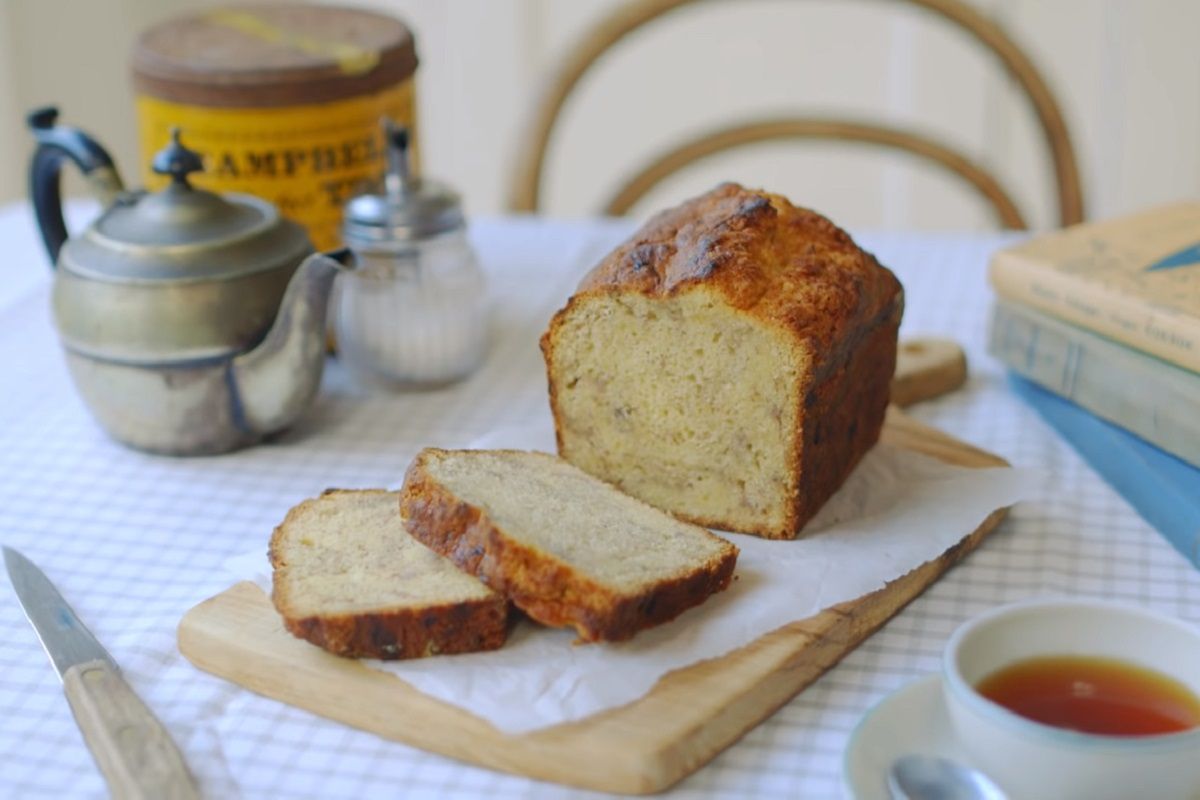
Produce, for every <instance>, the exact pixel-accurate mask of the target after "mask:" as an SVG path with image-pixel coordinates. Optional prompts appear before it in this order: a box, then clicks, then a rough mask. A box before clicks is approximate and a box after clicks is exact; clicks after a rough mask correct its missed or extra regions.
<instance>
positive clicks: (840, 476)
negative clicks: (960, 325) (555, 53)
mask: <svg viewBox="0 0 1200 800" xmlns="http://www.w3.org/2000/svg"><path fill="white" fill-rule="evenodd" d="M698 288H703V289H705V290H710V291H716V292H719V293H720V294H721V295H722V296H723V297H724V298H725V299H726V300H727V302H728V303H729V305H730V306H731V307H732V308H734V309H736V310H737V311H738V312H740V313H741V314H743V315H745V316H748V317H750V318H752V320H753V321H755V322H760V323H766V324H770V325H777V326H779V327H781V328H782V329H783V330H785V331H787V332H788V333H789V334H790V336H791V338H792V339H793V340H794V341H796V342H797V343H798V344H799V343H803V344H804V345H805V350H806V351H807V352H808V353H811V354H812V355H813V358H814V361H813V363H812V366H811V370H810V373H809V385H808V386H807V387H805V388H806V391H805V393H804V396H802V397H800V398H798V401H799V403H800V405H801V406H802V409H801V415H800V417H801V424H800V426H799V429H798V431H797V441H796V443H795V447H794V452H793V455H792V457H791V477H792V479H793V483H794V485H793V491H794V493H795V497H794V501H793V503H792V506H791V508H790V510H789V513H788V518H787V520H786V521H785V522H784V524H782V525H780V526H777V527H772V526H768V525H767V524H765V523H764V524H763V525H761V526H746V525H737V526H734V525H731V524H730V521H729V520H726V519H712V518H706V517H696V516H691V515H688V514H687V513H682V512H680V511H678V510H676V511H675V512H673V513H675V516H677V517H679V518H680V519H683V520H686V521H688V522H692V523H695V524H697V525H704V526H706V527H713V528H721V529H725V530H736V531H738V532H740V533H749V534H753V535H757V536H762V537H764V538H769V539H794V538H796V537H797V536H798V535H799V533H800V530H801V529H802V528H803V527H804V525H805V524H806V523H807V522H808V521H809V520H810V519H811V518H812V517H813V516H814V515H815V514H816V512H817V511H818V510H819V509H820V508H821V506H822V505H823V504H824V503H825V501H826V500H828V499H829V497H830V496H831V495H832V494H833V493H834V492H835V491H837V489H838V488H839V487H840V486H841V485H842V483H843V482H844V481H845V479H846V477H848V476H849V474H850V472H851V471H852V470H853V469H854V467H855V466H856V465H857V464H858V462H859V461H860V460H861V458H862V456H863V455H864V454H865V453H866V452H867V450H869V449H870V448H871V446H872V445H874V443H875V442H876V441H877V440H878V438H879V434H880V431H881V430H882V428H883V418H884V409H886V407H887V404H888V400H889V394H890V386H891V378H892V375H893V374H894V372H895V363H896V337H897V331H898V328H899V324H900V318H901V315H902V314H903V310H904V293H903V289H902V287H901V286H900V283H899V281H897V280H896V277H895V276H894V275H893V274H892V273H891V271H889V270H888V269H887V268H886V267H883V266H882V265H881V264H880V263H879V262H878V261H877V260H876V259H875V257H874V256H873V255H871V254H870V253H868V252H866V251H865V250H862V249H860V248H859V247H858V246H857V245H856V244H855V243H854V240H853V239H851V238H850V236H849V234H847V233H846V232H845V231H843V230H842V229H841V228H839V227H837V226H836V225H834V224H833V223H832V222H830V221H829V220H828V219H826V218H825V217H823V216H821V215H820V214H817V213H816V212H814V211H811V210H809V209H806V208H799V207H796V206H793V205H792V204H791V203H789V202H788V201H787V199H786V198H784V197H782V196H780V195H775V194H769V193H766V192H761V191H755V190H750V189H745V188H743V187H741V186H739V185H737V184H735V183H724V184H721V185H720V186H718V187H716V188H715V189H713V190H712V191H710V192H708V193H706V194H704V195H701V196H699V197H697V198H694V199H692V200H689V201H687V202H685V203H683V204H682V205H679V206H677V207H675V208H671V209H668V210H666V211H663V212H661V213H659V214H658V215H656V216H654V217H652V218H651V219H650V220H649V221H648V222H647V223H646V224H645V225H643V226H642V227H641V228H640V229H639V230H638V231H637V232H636V233H634V235H633V236H632V237H630V239H629V240H628V241H627V242H626V243H624V244H622V245H620V246H619V247H617V249H616V250H614V251H613V252H612V253H611V254H609V255H608V256H607V257H606V258H605V259H604V260H603V261H601V262H600V263H599V264H598V265H596V266H595V267H594V268H593V269H592V270H591V271H590V272H589V273H588V274H587V275H586V276H585V277H584V279H583V280H582V281H581V282H580V285H579V290H578V291H577V292H576V293H575V294H574V295H573V296H572V297H571V299H570V300H569V301H568V302H567V304H566V306H564V307H563V308H562V309H560V310H559V311H558V313H557V314H555V315H554V317H553V318H552V319H551V321H550V324H549V326H548V327H547V328H546V331H545V333H543V334H542V338H541V348H542V352H543V355H544V356H545V360H546V368H547V371H548V375H547V377H548V379H549V380H548V383H549V389H550V409H551V412H552V414H553V416H554V432H555V439H556V442H557V446H558V452H559V453H560V454H562V455H563V456H564V457H567V458H568V459H569V452H568V450H567V449H565V447H564V445H565V442H564V437H563V426H562V418H561V415H560V413H559V406H558V384H559V380H558V379H557V376H556V375H554V372H553V364H554V359H553V357H552V354H553V348H554V342H555V337H556V336H557V334H558V331H559V329H560V328H561V327H562V325H563V324H564V323H565V321H566V319H567V318H568V317H569V316H570V315H571V314H572V313H573V311H574V310H575V309H576V307H577V306H579V305H581V304H583V303H586V302H588V301H589V299H591V298H594V297H597V296H607V295H613V294H623V293H629V292H634V293H640V294H644V295H647V296H652V297H653V296H659V297H664V298H665V297H669V296H671V295H674V294H677V293H679V292H683V291H688V290H692V289H698Z"/></svg>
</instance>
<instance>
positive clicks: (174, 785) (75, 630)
mask: <svg viewBox="0 0 1200 800" xmlns="http://www.w3.org/2000/svg"><path fill="white" fill-rule="evenodd" d="M4 565H5V566H6V567H7V568H8V576H9V578H10V579H11V580H12V585H13V589H14V590H16V593H17V599H18V600H20V601H21V607H22V608H23V609H24V610H25V616H27V617H28V618H29V622H30V623H31V624H32V625H33V628H34V630H35V631H37V635H38V638H39V639H41V641H42V647H44V648H45V649H46V654H47V655H48V656H50V661H51V663H52V664H54V669H55V670H56V671H57V672H58V676H59V677H60V678H61V679H62V682H63V691H64V692H66V695H67V700H68V701H69V702H70V704H71V710H72V711H73V712H74V714H75V720H76V722H78V724H79V728H80V730H81V731H83V738H84V740H85V741H86V742H87V746H88V748H89V749H90V750H91V751H92V755H93V756H94V757H95V759H96V764H97V765H98V766H99V767H100V771H101V772H103V773H104V777H105V778H106V779H107V781H108V787H109V790H110V791H111V792H112V795H113V797H117V798H146V799H147V800H151V798H154V799H157V798H168V799H170V800H174V799H175V798H180V800H183V799H184V798H198V797H199V796H200V795H199V793H198V791H197V789H196V784H195V782H194V781H193V780H192V776H191V775H190V774H189V773H188V770H187V766H186V765H185V764H184V763H183V757H182V756H181V755H180V753H179V750H178V749H177V748H176V747H175V743H174V742H172V741H171V737H170V735H169V734H168V733H167V731H166V729H165V728H164V727H163V726H162V723H160V722H159V721H158V720H157V719H156V718H155V716H154V714H153V713H151V711H150V709H149V708H147V707H146V705H145V704H144V703H143V702H142V701H141V700H140V699H139V698H138V696H137V695H136V694H134V693H133V689H131V688H130V687H129V684H128V683H126V682H125V679H124V678H122V677H121V673H120V670H119V669H118V668H117V664H116V662H115V661H113V660H112V656H110V655H109V654H108V651H107V650H105V649H104V647H103V645H101V644H100V642H98V641H97V640H96V637H95V636H93V635H92V632H91V631H89V630H88V629H87V627H86V626H84V624H83V623H82V622H81V621H80V619H79V617H77V616H76V615H75V611H74V610H73V609H72V608H71V607H70V606H69V605H67V601H66V600H64V599H63V596H62V595H61V594H59V593H58V590H57V589H55V588H54V584H52V583H50V579H49V578H47V577H46V576H45V574H43V573H42V571H41V570H40V569H38V568H37V566H36V565H35V564H34V563H33V562H32V561H30V560H29V559H27V558H25V556H23V555H21V554H20V553H18V552H17V551H16V550H13V549H12V548H10V547H5V548H4Z"/></svg>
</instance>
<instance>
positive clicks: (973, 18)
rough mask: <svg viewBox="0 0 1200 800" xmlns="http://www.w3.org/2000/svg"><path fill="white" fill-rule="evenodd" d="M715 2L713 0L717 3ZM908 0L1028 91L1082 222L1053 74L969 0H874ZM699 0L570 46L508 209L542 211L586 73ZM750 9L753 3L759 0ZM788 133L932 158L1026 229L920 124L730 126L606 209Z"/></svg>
mask: <svg viewBox="0 0 1200 800" xmlns="http://www.w3.org/2000/svg"><path fill="white" fill-rule="evenodd" d="M709 1H710V2H711V0H709ZM876 1H877V2H881V3H885V4H886V3H905V4H909V5H913V6H916V7H918V8H920V9H923V10H925V11H926V12H928V13H930V14H932V15H933V16H934V17H936V18H937V19H939V20H941V21H943V22H945V23H949V24H951V25H953V26H955V27H957V28H958V29H959V30H961V31H962V32H963V33H964V34H965V35H967V36H969V37H970V38H971V39H973V40H974V41H975V42H977V43H978V44H979V45H982V46H983V47H984V48H985V49H986V50H987V51H988V52H990V53H991V54H992V55H993V56H994V57H995V60H996V62H998V66H1000V67H1002V68H1003V69H1004V70H1006V71H1007V73H1008V74H1009V76H1011V78H1012V79H1013V80H1014V81H1015V83H1016V85H1017V86H1018V87H1019V88H1020V89H1021V91H1022V93H1023V94H1024V96H1025V98H1026V99H1027V100H1028V102H1029V103H1030V105H1031V106H1032V108H1033V111H1034V113H1035V114H1036V117H1037V120H1038V122H1039V123H1040V127H1041V132H1042V135H1043V138H1044V141H1045V145H1046V147H1047V149H1048V150H1049V154H1050V159H1051V162H1052V164H1053V167H1054V177H1055V185H1056V188H1057V193H1058V198H1057V201H1058V202H1057V206H1058V221H1059V223H1060V224H1061V225H1063V226H1066V225H1071V224H1074V223H1076V222H1080V221H1082V219H1083V195H1082V191H1081V188H1080V182H1079V170H1078V167H1077V166H1076V161H1075V151H1074V149H1073V148H1072V146H1071V139H1070V136H1069V134H1068V132H1067V126H1066V123H1065V122H1064V120H1063V116H1062V112H1061V111H1060V110H1059V106H1058V103H1057V101H1056V100H1055V98H1054V96H1053V94H1052V93H1051V91H1050V89H1049V87H1048V86H1047V85H1046V81H1045V80H1044V79H1043V78H1042V76H1041V74H1040V73H1039V72H1038V70H1037V68H1036V67H1035V66H1034V65H1033V63H1032V62H1031V61H1030V59H1029V57H1028V56H1026V55H1025V53H1024V52H1023V51H1022V50H1021V48H1020V47H1018V46H1017V44H1016V43H1015V42H1014V41H1013V40H1012V39H1011V38H1010V37H1009V36H1008V35H1007V34H1006V33H1005V32H1004V31H1003V30H1002V29H1001V28H1000V27H999V26H998V25H997V24H996V23H995V22H993V21H991V20H990V19H988V18H987V17H985V16H983V15H982V14H980V13H979V12H978V11H976V10H975V9H974V8H972V7H971V6H969V5H967V4H966V3H965V2H962V0H876ZM699 2H701V0H632V2H628V3H626V4H625V5H623V6H620V7H619V8H617V9H616V10H615V11H614V12H613V13H612V14H610V15H609V16H608V17H606V18H605V19H603V20H601V21H600V22H599V24H597V25H596V26H594V27H593V28H592V29H591V30H590V31H588V32H587V34H586V35H585V37H584V38H583V40H582V41H581V42H580V43H579V44H578V45H577V46H576V47H573V48H571V50H570V52H569V55H568V56H567V57H566V59H565V61H564V62H563V63H562V64H561V65H560V66H559V68H558V70H557V71H556V72H555V73H554V74H553V75H552V76H551V80H550V82H549V84H548V86H547V90H546V91H545V92H544V93H543V95H542V96H541V97H540V99H539V101H538V104H537V106H536V107H535V109H534V113H533V115H532V117H531V118H530V127H529V129H528V131H527V134H526V136H524V137H523V139H522V143H521V151H520V152H519V154H518V159H517V162H516V164H517V171H516V174H515V176H514V180H513V184H512V188H511V195H510V201H509V206H510V209H511V210H513V211H518V212H535V211H538V210H539V201H540V199H541V187H542V182H543V172H544V170H545V164H546V149H547V146H548V145H549V143H550V140H551V138H552V136H553V134H554V130H555V125H556V123H557V122H558V119H559V113H560V112H561V111H562V108H563V105H564V104H565V103H566V101H567V98H568V97H569V96H570V94H571V92H572V91H573V90H574V89H575V88H576V86H577V85H578V84H579V82H580V79H581V78H583V76H584V75H585V74H586V73H587V72H588V70H590V69H591V68H592V67H593V66H595V65H596V64H597V63H598V62H599V61H601V59H604V58H608V57H611V56H612V55H613V49H614V45H617V44H618V43H619V42H621V40H622V39H624V38H625V37H626V36H628V35H629V34H630V33H632V32H633V31H635V30H638V29H639V28H641V27H642V26H644V25H648V24H651V23H655V22H656V21H658V20H659V19H660V18H662V17H665V16H667V15H670V14H677V13H679V12H680V11H681V10H682V9H684V8H685V7H687V6H694V5H698V4H699ZM747 8H752V4H750V5H748V6H747ZM782 139H825V140H835V141H841V142H851V143H857V144H862V145H870V146H875V147H882V148H887V149H890V150H893V151H902V152H904V153H907V154H909V155H911V156H914V157H916V158H918V159H920V160H922V161H924V162H925V163H927V164H931V165H934V166H936V167H938V168H939V169H942V170H944V171H947V172H949V173H951V174H953V175H954V176H956V177H958V178H960V179H962V180H964V181H966V182H967V183H968V184H970V185H971V186H972V187H973V188H974V189H975V190H976V191H977V192H978V193H979V194H980V195H981V196H982V197H983V198H984V199H986V200H987V202H988V203H990V205H991V208H992V209H993V211H994V212H995V216H996V220H997V221H998V222H999V223H1000V225H1001V226H1002V227H1004V228H1009V229H1024V228H1026V227H1027V226H1026V223H1025V218H1024V217H1023V216H1022V214H1021V212H1020V211H1019V210H1018V208H1017V205H1016V203H1015V202H1014V201H1013V199H1012V195H1011V194H1010V193H1009V191H1008V190H1007V189H1006V188H1005V187H1004V186H1003V185H1002V183H1001V182H1000V181H999V180H998V179H997V178H996V177H995V176H994V175H993V174H991V173H990V172H989V171H988V170H986V169H985V168H984V167H983V166H981V165H980V164H979V163H978V162H977V161H975V160H973V159H971V158H970V157H968V156H967V155H964V154H963V153H961V152H960V151H959V150H957V149H955V148H954V147H953V146H951V145H950V144H947V143H945V142H941V141H938V140H935V139H934V138H931V137H930V136H928V135H925V134H922V133H918V132H916V131H913V130H909V129H904V128H900V127H895V126H892V125H885V124H877V123H874V122H865V121H860V120H852V119H833V118H816V117H807V116H786V117H777V118H764V119H756V120H751V121H748V122H741V123H739V124H734V125H730V126H727V127H722V128H720V129H717V130H711V131H708V132H707V133H705V134H703V135H701V136H698V137H695V138H692V139H689V140H687V141H684V142H681V143H680V144H678V145H677V146H675V147H673V148H670V149H669V150H667V151H666V152H660V153H658V154H656V155H655V156H653V157H652V158H650V159H649V160H648V161H646V162H645V163H644V164H643V165H642V166H641V167H640V168H639V169H637V170H635V171H634V172H632V173H631V174H630V175H629V176H628V177H626V178H625V179H624V181H623V182H622V183H621V185H620V188H619V189H618V190H617V191H616V192H615V193H614V194H613V195H612V197H611V198H610V199H609V200H608V201H607V203H605V204H604V206H603V207H602V210H603V212H604V213H607V214H613V215H620V214H625V213H627V212H628V211H629V209H630V208H631V207H632V206H633V205H634V204H635V203H636V202H637V201H638V200H639V199H640V198H641V197H643V196H644V195H645V194H646V193H647V192H648V191H649V190H650V189H651V188H653V187H654V186H655V185H656V184H658V183H659V182H660V181H662V180H663V179H665V178H667V177H669V176H671V175H673V174H675V173H677V172H679V171H680V170H682V169H684V168H685V167H687V166H689V165H691V164H693V163H695V162H697V161H699V160H701V159H707V158H709V157H711V156H713V155H715V154H718V153H721V152H724V151H728V150H732V149H735V148H741V147H745V146H748V145H752V144H756V143H761V142H768V141H776V140H782Z"/></svg>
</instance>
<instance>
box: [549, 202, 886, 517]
mask: <svg viewBox="0 0 1200 800" xmlns="http://www.w3.org/2000/svg"><path fill="white" fill-rule="evenodd" d="M903 308H904V295H903V291H902V290H901V287H900V284H899V282H897V280H896V278H895V276H894V275H892V273H891V272H889V271H888V270H887V269H885V268H884V267H883V266H881V265H880V264H879V263H878V262H877V261H876V260H875V258H874V257H873V256H872V255H871V254H870V253H867V252H865V251H864V250H862V249H860V248H859V247H858V246H857V245H856V244H855V243H854V241H853V240H852V239H851V238H850V236H849V235H847V234H846V233H845V232H844V231H842V230H841V229H839V228H838V227H837V226H835V225H834V224H833V223H832V222H830V221H829V220H827V219H825V218H824V217H822V216H820V215H819V214H816V213H814V212H812V211H809V210H808V209H804V208H797V207H796V206H793V205H792V204H791V203H789V202H788V201H787V200H786V199H785V198H783V197H781V196H779V195H774V194H769V193H766V192H761V191H754V190H749V189H745V188H743V187H741V186H737V185H735V184H724V185H722V186H719V187H717V188H716V189H714V190H713V191H711V192H708V193H707V194H704V195H702V196H700V197H698V198H695V199H694V200H690V201H688V202H686V203H684V204H683V205H681V206H678V207H677V208H673V209H670V210H668V211H665V212H663V213H661V214H659V215H657V216H655V217H654V218H653V219H651V220H650V221H649V222H648V223H647V224H646V225H645V226H643V227H642V229H641V230H639V231H638V232H637V233H635V234H634V235H633V236H632V237H631V238H630V239H629V240H628V241H627V242H625V243H624V244H622V245H620V246H619V247H618V248H617V249H616V250H614V251H613V252H612V254H610V255H609V256H608V257H606V258H605V259H604V260H603V261H601V262H600V263H599V264H598V265H597V266H596V267H595V268H594V269H593V270H592V271H591V272H590V273H589V274H588V275H587V277H585V278H584V279H583V282H582V283H581V284H580V286H579V290H578V291H577V292H576V293H575V295H574V296H573V297H572V298H571V299H570V301H569V302H568V303H567V305H566V306H565V307H564V308H563V309H562V310H561V311H559V312H558V313H557V314H556V315H555V316H554V318H553V320H552V321H551V322H550V325H549V327H548V328H547V330H546V332H545V334H544V335H543V337H542V340H541V344H542V351H543V353H544V354H545V358H546V370H547V376H548V381H549V388H550V407H551V410H552V412H553V414H554V422H555V429H556V432H557V437H558V453H559V455H561V456H562V457H563V458H565V459H567V460H568V461H570V462H571V463H572V464H574V465H576V466H577V467H580V468H582V469H584V470H586V471H587V472H589V473H591V474H593V475H595V476H596V477H598V478H602V479H604V480H606V481H608V482H610V483H612V484H614V485H616V486H617V487H619V488H620V489H621V490H622V491H624V492H628V493H629V494H631V495H633V496H634V497H637V498H639V499H641V500H645V501H646V502H647V503H650V504H651V505H653V506H656V507H658V508H661V509H663V510H665V511H669V512H671V513H672V514H674V515H676V516H677V517H679V518H680V519H685V520H688V521H689V522H695V523H697V524H699V525H705V526H708V527H713V528H721V529H723V530H730V531H738V532H740V533H750V534H755V535H758V536H763V537H766V538H770V539H794V538H796V536H797V535H799V533H800V531H801V529H802V528H803V527H804V525H805V523H807V522H808V520H810V519H811V518H812V517H813V516H814V515H815V514H816V513H817V511H818V510H819V509H820V508H821V506H822V505H823V504H824V503H825V501H826V500H827V499H828V498H829V497H831V496H832V495H833V493H834V492H835V491H837V489H838V488H839V487H840V486H841V485H842V482H843V481H844V480H845V479H846V477H847V476H848V475H849V474H850V472H851V471H852V470H853V469H854V467H855V465H857V464H858V462H859V460H860V459H861V458H862V456H863V455H864V454H865V453H866V452H867V450H869V449H870V448H871V447H872V446H873V445H874V444H875V442H876V441H877V440H878V439H879V434H880V431H881V430H882V427H883V421H884V414H885V411H886V409H887V405H888V396H889V387H890V385H891V380H892V375H893V373H894V372H895V367H896V335H897V330H898V326H899V324H900V317H901V314H902V312H903Z"/></svg>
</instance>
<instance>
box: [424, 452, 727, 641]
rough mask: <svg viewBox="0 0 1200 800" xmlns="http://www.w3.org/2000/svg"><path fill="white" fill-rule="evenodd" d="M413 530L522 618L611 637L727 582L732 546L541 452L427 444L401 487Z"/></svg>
mask: <svg viewBox="0 0 1200 800" xmlns="http://www.w3.org/2000/svg"><path fill="white" fill-rule="evenodd" d="M401 509H402V517H403V518H404V521H405V524H406V525H407V526H408V529H409V531H410V532H411V533H412V534H413V536H414V537H416V538H417V539H419V540H421V541H422V542H424V543H425V544H427V545H428V546H429V547H431V548H433V549H434V550H437V551H438V552H439V553H442V554H443V555H445V556H447V557H448V558H450V559H451V560H452V561H454V562H455V563H456V564H458V566H459V567H460V568H462V569H464V570H466V571H468V572H470V573H472V574H474V575H476V576H478V577H479V578H480V580H482V581H483V582H485V583H487V584H488V585H489V586H490V587H492V588H493V589H495V590H496V591H498V592H501V593H503V594H505V595H506V596H507V597H509V599H511V600H512V602H513V603H514V605H516V606H517V607H518V608H520V609H521V610H523V611H524V612H525V613H527V614H528V615H529V616H530V617H531V618H533V619H535V620H537V621H538V622H541V623H543V624H546V625H552V626H563V627H565V626H570V627H574V628H575V630H576V631H577V633H578V634H579V637H580V639H581V640H583V641H589V642H590V641H619V640H622V639H627V638H629V637H631V636H633V635H634V634H635V633H636V632H637V631H639V630H642V629H644V628H647V627H650V626H652V625H657V624H660V623H662V622H666V621H667V620H669V619H672V618H674V617H675V616H678V615H679V614H680V613H682V612H683V611H685V610H686V609H688V608H691V607H692V606H695V605H697V604H699V603H701V602H703V601H704V600H705V599H706V598H707V597H708V596H709V595H711V594H713V593H714V592H717V591H720V590H722V589H724V588H725V587H726V586H728V584H729V581H730V579H731V577H732V574H733V568H734V565H735V563H736V559H737V548H735V547H734V546H733V545H731V544H729V543H728V542H726V541H724V540H723V539H720V538H718V537H716V536H713V535H712V534H711V533H709V532H708V531H706V530H704V529H702V528H698V527H696V526H693V525H689V524H687V523H683V522H680V521H678V520H676V519H674V518H672V517H670V516H669V515H667V514H664V513H662V512H661V511H658V510H657V509H654V508H652V507H651V506H649V505H647V504H645V503H643V502H640V501H638V500H635V499H634V498H632V497H629V496H628V495H625V494H623V493H622V492H620V491H618V490H617V489H615V488H613V487H612V486H610V485H608V484H606V483H604V482H603V481H600V480H598V479H597V478H595V477H593V476H591V475H588V474H587V473H585V472H583V471H582V470H580V469H578V468H576V467H574V466H572V465H570V464H568V463H567V462H565V461H563V460H562V459H559V458H556V457H554V456H551V455H547V454H544V453H527V452H519V451H484V450H462V451H446V450H438V449H435V448H429V449H426V450H423V451H422V452H421V453H420V454H419V455H418V456H417V458H416V459H415V460H414V461H413V464H412V466H410V467H409V470H408V473H407V474H406V476H405V481H404V487H403V489H402V490H401Z"/></svg>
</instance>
